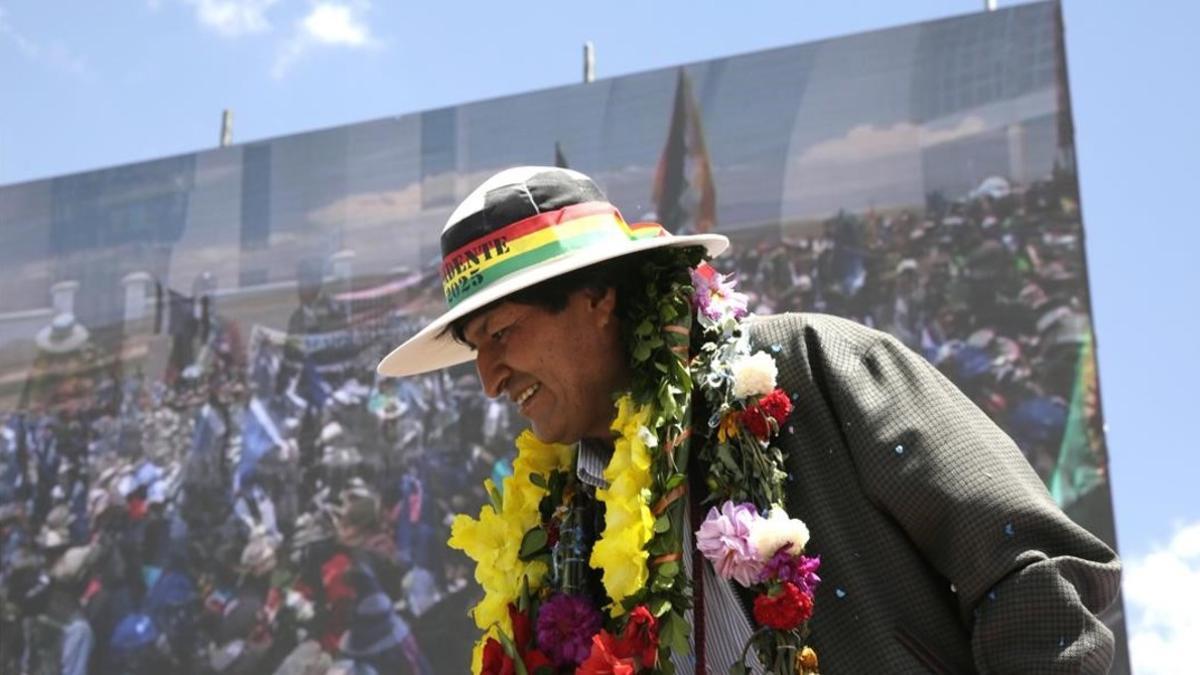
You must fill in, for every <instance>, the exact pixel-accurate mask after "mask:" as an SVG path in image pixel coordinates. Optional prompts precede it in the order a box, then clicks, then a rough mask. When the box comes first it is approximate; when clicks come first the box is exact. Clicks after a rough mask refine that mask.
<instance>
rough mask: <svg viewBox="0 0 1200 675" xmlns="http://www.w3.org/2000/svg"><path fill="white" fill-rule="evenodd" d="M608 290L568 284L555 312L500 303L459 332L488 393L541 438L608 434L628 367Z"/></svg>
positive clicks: (570, 438)
mask: <svg viewBox="0 0 1200 675" xmlns="http://www.w3.org/2000/svg"><path fill="white" fill-rule="evenodd" d="M615 308H616V292H615V291H613V290H608V291H604V292H597V291H591V290H580V291H576V292H575V293H573V294H572V295H571V296H570V299H569V301H568V303H567V306H566V308H565V309H563V311H561V312H559V313H557V314H554V313H551V312H549V311H547V310H545V309H542V308H540V307H533V306H529V305H519V304H516V303H512V302H505V303H502V304H500V305H498V306H496V307H495V308H494V309H492V310H490V311H487V312H485V313H483V314H481V315H480V316H478V317H475V318H474V319H472V320H471V322H470V323H469V324H467V326H466V330H464V331H463V333H464V337H465V338H466V340H467V343H468V344H470V345H471V347H473V348H474V349H475V353H476V356H475V366H476V368H477V369H478V371H479V379H480V381H481V382H482V383H483V389H484V391H485V392H486V393H487V395H488V396H491V397H493V398H495V397H498V396H501V395H505V396H508V398H509V400H511V401H513V403H515V404H516V406H517V409H518V411H519V412H520V413H521V415H522V416H523V417H525V418H526V419H528V420H529V421H530V423H531V425H532V427H533V432H534V434H536V435H537V437H538V438H539V439H541V440H542V441H545V442H548V443H574V442H576V441H578V440H579V439H581V438H600V439H605V440H607V439H609V438H610V437H611V432H610V431H609V425H610V424H611V422H612V419H613V415H614V409H613V393H614V392H616V391H619V390H622V389H624V388H625V387H627V386H628V380H629V373H628V366H627V364H626V363H625V355H624V350H623V348H622V346H621V334H620V326H619V322H618V321H617V318H616V316H615Z"/></svg>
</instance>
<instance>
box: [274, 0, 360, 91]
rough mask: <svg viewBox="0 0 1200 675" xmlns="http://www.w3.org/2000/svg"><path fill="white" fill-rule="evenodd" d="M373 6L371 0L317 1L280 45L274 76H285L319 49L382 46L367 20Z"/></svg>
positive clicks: (278, 77)
mask: <svg viewBox="0 0 1200 675" xmlns="http://www.w3.org/2000/svg"><path fill="white" fill-rule="evenodd" d="M370 9H371V3H370V2H368V1H367V0H357V1H351V2H331V1H329V0H318V1H317V2H313V3H312V4H311V8H310V10H309V12H308V14H306V15H304V17H303V18H302V19H300V20H299V21H298V22H297V23H296V26H295V29H294V30H293V32H292V34H291V36H290V37H289V38H288V39H287V40H285V41H284V42H283V43H281V44H280V46H279V49H278V51H277V53H276V55H275V63H274V65H273V66H272V67H271V76H272V77H274V78H275V79H280V78H282V77H283V76H284V75H286V74H287V73H288V71H290V70H291V68H292V66H293V65H295V64H296V62H297V61H299V60H300V59H301V58H303V57H304V56H305V55H306V54H307V53H308V52H310V51H311V50H313V49H315V48H319V47H343V48H349V49H364V48H373V47H377V46H379V41H378V40H376V39H375V37H374V36H373V35H372V34H371V28H370V26H369V25H367V22H366V19H365V16H366V13H367V12H368V11H369V10H370Z"/></svg>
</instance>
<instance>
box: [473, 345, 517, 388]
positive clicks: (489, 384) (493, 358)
mask: <svg viewBox="0 0 1200 675" xmlns="http://www.w3.org/2000/svg"><path fill="white" fill-rule="evenodd" d="M475 369H476V370H477V371H478V372H479V382H480V384H482V385H483V393H485V394H487V396H488V398H497V397H498V396H500V395H501V394H503V393H504V387H505V385H506V384H507V383H508V378H509V375H511V371H509V369H508V366H506V365H504V360H503V359H502V358H500V357H499V355H497V354H496V353H495V352H494V351H493V350H490V349H480V350H479V351H478V352H477V353H476V355H475Z"/></svg>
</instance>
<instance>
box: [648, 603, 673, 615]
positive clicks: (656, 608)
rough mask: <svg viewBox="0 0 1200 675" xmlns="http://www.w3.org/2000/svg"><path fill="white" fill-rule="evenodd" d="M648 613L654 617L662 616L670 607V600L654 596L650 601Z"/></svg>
mask: <svg viewBox="0 0 1200 675" xmlns="http://www.w3.org/2000/svg"><path fill="white" fill-rule="evenodd" d="M649 609H650V613H651V614H653V615H654V616H655V618H660V619H661V618H662V615H663V614H664V613H666V612H667V611H669V610H670V609H671V601H670V600H668V599H666V598H654V599H653V600H651V601H650V607H649Z"/></svg>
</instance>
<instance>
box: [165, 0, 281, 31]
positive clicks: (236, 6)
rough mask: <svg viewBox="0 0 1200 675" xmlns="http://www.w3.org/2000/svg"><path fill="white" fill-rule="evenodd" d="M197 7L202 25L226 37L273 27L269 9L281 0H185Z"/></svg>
mask: <svg viewBox="0 0 1200 675" xmlns="http://www.w3.org/2000/svg"><path fill="white" fill-rule="evenodd" d="M185 1H186V2H187V3H188V4H189V5H192V6H193V7H195V8H196V19H197V20H199V21H200V23H201V25H203V26H205V27H206V28H209V29H211V30H214V31H216V32H217V33H219V34H221V35H223V36H225V37H237V36H240V35H248V34H251V33H263V32H266V31H268V30H270V29H271V22H270V21H268V20H267V10H269V9H270V8H271V6H272V5H274V4H276V3H278V2H279V0H185Z"/></svg>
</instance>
